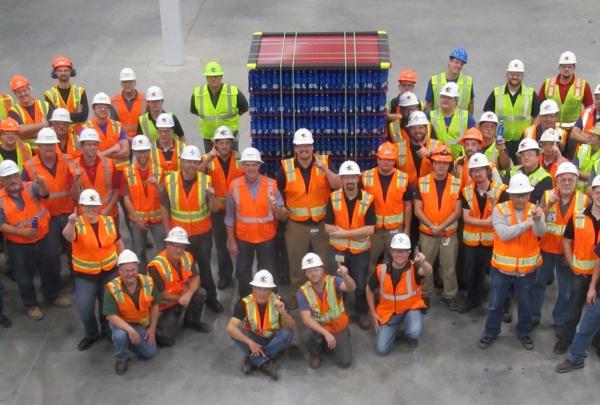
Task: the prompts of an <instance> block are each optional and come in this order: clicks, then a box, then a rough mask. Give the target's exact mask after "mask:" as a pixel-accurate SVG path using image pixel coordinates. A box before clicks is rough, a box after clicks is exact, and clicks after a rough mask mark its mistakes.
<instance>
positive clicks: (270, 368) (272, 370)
mask: <svg viewBox="0 0 600 405" xmlns="http://www.w3.org/2000/svg"><path fill="white" fill-rule="evenodd" d="M258 369H259V370H260V371H262V372H263V373H265V374H266V375H268V376H269V377H271V378H272V379H273V380H275V381H277V379H278V378H279V376H278V375H277V371H278V370H279V366H278V365H277V363H275V362H274V361H273V360H267V361H265V362H264V363H263V364H261V366H260V367H259V368H258Z"/></svg>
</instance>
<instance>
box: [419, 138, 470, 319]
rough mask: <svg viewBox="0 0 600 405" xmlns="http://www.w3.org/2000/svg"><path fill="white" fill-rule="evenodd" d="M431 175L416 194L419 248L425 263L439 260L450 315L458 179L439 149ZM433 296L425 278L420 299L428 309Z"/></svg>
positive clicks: (444, 152) (429, 279) (454, 290)
mask: <svg viewBox="0 0 600 405" xmlns="http://www.w3.org/2000/svg"><path fill="white" fill-rule="evenodd" d="M431 161H432V163H433V171H432V172H431V173H430V174H428V175H425V176H423V177H420V178H419V182H418V186H417V189H416V192H415V200H414V214H415V216H416V217H417V218H418V219H419V221H420V222H421V223H420V226H419V231H420V235H419V246H420V248H421V251H422V252H423V253H424V254H425V257H427V260H430V261H432V262H433V261H435V260H436V259H439V263H440V267H439V268H440V273H441V276H442V281H443V283H444V291H443V294H442V296H443V301H444V303H445V304H446V307H447V308H448V310H450V311H456V310H457V301H456V294H457V292H458V284H457V281H456V258H457V255H458V238H457V236H456V230H457V228H458V218H459V217H460V215H461V213H462V211H461V202H460V188H461V183H460V178H458V177H454V176H453V175H451V174H450V173H449V168H450V163H452V155H451V154H450V149H449V148H448V147H447V146H445V145H441V146H439V147H438V148H437V149H436V150H434V151H433V153H432V154H431ZM432 293H433V275H428V276H426V277H425V284H424V288H423V297H424V300H425V304H426V306H427V307H429V305H430V300H431V295H432Z"/></svg>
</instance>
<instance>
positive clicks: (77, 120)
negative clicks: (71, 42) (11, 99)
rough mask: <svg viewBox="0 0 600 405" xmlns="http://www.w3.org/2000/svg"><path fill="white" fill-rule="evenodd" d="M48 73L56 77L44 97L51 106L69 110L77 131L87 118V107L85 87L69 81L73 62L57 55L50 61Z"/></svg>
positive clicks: (72, 75)
mask: <svg viewBox="0 0 600 405" xmlns="http://www.w3.org/2000/svg"><path fill="white" fill-rule="evenodd" d="M50 75H51V76H52V78H53V79H56V84H54V85H53V86H51V87H50V88H49V89H48V90H46V92H45V93H44V98H45V99H46V101H47V102H48V103H49V104H50V105H51V106H52V107H54V108H65V109H66V110H67V111H69V117H70V118H71V121H73V128H74V130H75V132H79V131H80V130H81V124H82V123H84V122H85V121H86V120H87V118H88V114H89V107H88V101H87V95H86V93H85V89H84V88H83V87H82V86H80V85H78V84H75V83H71V77H75V75H76V72H75V68H74V67H73V62H72V61H71V59H69V58H67V57H66V56H57V57H56V58H54V60H53V61H52V71H51V72H50Z"/></svg>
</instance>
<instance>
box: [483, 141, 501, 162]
mask: <svg viewBox="0 0 600 405" xmlns="http://www.w3.org/2000/svg"><path fill="white" fill-rule="evenodd" d="M483 148H485V146H484V147H483ZM483 148H482V152H481V153H483V154H484V155H485V157H486V158H488V161H489V162H490V163H493V164H495V165H496V166H498V159H499V158H500V153H499V152H498V148H497V147H496V141H494V142H493V143H492V144H491V145H490V146H489V147H488V148H486V149H485V151H484V150H483Z"/></svg>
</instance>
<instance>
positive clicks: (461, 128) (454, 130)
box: [429, 109, 469, 159]
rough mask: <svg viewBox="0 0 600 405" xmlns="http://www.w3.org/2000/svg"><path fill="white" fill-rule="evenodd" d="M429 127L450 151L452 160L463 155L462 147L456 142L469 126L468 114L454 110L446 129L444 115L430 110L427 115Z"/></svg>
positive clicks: (464, 111) (438, 111)
mask: <svg viewBox="0 0 600 405" xmlns="http://www.w3.org/2000/svg"><path fill="white" fill-rule="evenodd" d="M429 117H430V120H431V125H433V128H434V129H435V134H436V137H437V139H438V140H439V141H441V142H443V143H445V144H446V145H447V146H448V147H449V148H450V150H451V151H452V158H453V159H456V158H457V157H458V156H460V155H461V154H462V153H463V147H462V145H461V144H460V143H459V142H458V141H459V140H460V138H461V137H462V135H463V133H464V132H465V131H466V130H467V127H468V126H469V112H468V111H466V110H459V109H456V110H455V111H454V114H452V120H451V121H450V125H449V126H448V127H446V121H445V118H444V114H442V112H441V110H432V111H431V112H430V113H429Z"/></svg>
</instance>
